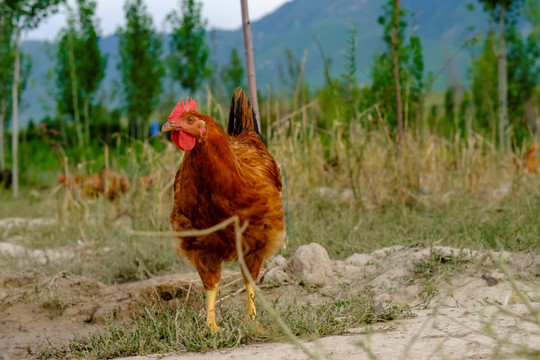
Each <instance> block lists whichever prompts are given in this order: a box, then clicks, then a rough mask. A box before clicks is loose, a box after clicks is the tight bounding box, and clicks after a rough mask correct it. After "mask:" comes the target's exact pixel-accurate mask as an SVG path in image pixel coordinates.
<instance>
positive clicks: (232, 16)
mask: <svg viewBox="0 0 540 360" xmlns="http://www.w3.org/2000/svg"><path fill="white" fill-rule="evenodd" d="M288 1H290V0H248V8H249V17H250V19H251V20H252V21H255V20H258V19H260V18H262V17H264V16H265V15H267V14H269V13H272V12H273V11H274V10H275V9H277V8H279V7H280V6H281V5H282V4H284V3H286V2H288ZM124 2H125V0H97V16H98V18H99V19H100V24H99V28H100V29H101V34H102V35H103V36H107V35H111V34H113V33H114V32H115V31H116V29H117V28H118V27H119V26H123V25H124V23H125V21H124V11H123V5H124ZM145 2H146V6H147V8H148V11H149V12H150V13H151V14H152V16H153V18H154V26H155V27H156V28H157V29H158V31H160V32H168V30H169V29H168V27H167V26H166V25H165V21H164V20H165V17H166V16H167V14H168V13H169V12H171V10H173V9H177V10H179V8H180V5H179V3H180V0H145ZM201 2H202V3H203V8H202V17H203V18H204V19H207V20H208V29H209V30H210V29H221V30H232V29H237V28H239V27H240V26H241V25H242V20H241V13H240V0H201ZM68 3H69V4H71V5H72V6H73V5H74V4H75V1H74V0H68ZM65 13H66V10H65V8H62V9H60V11H59V13H57V14H56V15H54V16H51V17H49V18H47V19H46V20H44V21H43V22H42V23H41V24H40V26H39V27H38V28H37V29H35V30H33V31H31V32H29V33H28V34H27V36H26V40H52V39H54V38H55V36H56V34H57V33H58V31H59V30H60V29H61V28H62V27H64V26H65V23H66V15H65Z"/></svg>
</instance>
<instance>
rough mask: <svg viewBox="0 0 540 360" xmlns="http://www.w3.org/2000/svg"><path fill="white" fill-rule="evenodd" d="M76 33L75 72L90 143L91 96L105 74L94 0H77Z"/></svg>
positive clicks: (86, 132) (87, 141)
mask: <svg viewBox="0 0 540 360" xmlns="http://www.w3.org/2000/svg"><path fill="white" fill-rule="evenodd" d="M77 7H78V20H79V21H78V25H79V28H78V34H77V36H75V38H76V42H75V47H74V53H75V57H76V59H77V64H76V72H77V79H78V85H79V86H80V88H81V98H82V102H83V104H82V106H83V113H84V129H85V135H86V143H87V144H89V143H90V105H91V101H92V96H93V95H94V93H95V92H96V90H97V89H98V86H99V83H100V82H101V81H102V80H103V77H104V76H105V67H106V66H107V59H106V58H105V57H104V56H101V51H100V50H99V34H98V32H97V30H96V28H97V22H98V20H97V18H96V16H95V12H96V1H95V0H77Z"/></svg>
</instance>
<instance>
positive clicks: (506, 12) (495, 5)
mask: <svg viewBox="0 0 540 360" xmlns="http://www.w3.org/2000/svg"><path fill="white" fill-rule="evenodd" d="M480 2H482V3H483V4H484V9H485V10H486V11H488V12H490V13H491V14H492V16H494V17H495V19H496V20H498V22H499V48H498V52H497V91H498V112H497V113H498V119H499V122H498V133H499V146H500V147H501V148H502V149H506V147H507V145H508V139H507V134H506V127H507V125H508V106H507V101H508V83H507V80H508V77H507V59H506V36H505V34H506V22H507V17H509V16H511V15H512V12H513V11H514V10H515V9H516V8H518V7H519V6H520V5H521V4H522V3H523V0H480Z"/></svg>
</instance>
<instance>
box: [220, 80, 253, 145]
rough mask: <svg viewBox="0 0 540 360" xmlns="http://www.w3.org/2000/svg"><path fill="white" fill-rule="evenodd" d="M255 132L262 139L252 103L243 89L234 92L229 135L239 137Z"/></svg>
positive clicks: (230, 111)
mask: <svg viewBox="0 0 540 360" xmlns="http://www.w3.org/2000/svg"><path fill="white" fill-rule="evenodd" d="M250 130H253V131H255V132H256V133H257V134H258V135H259V136H260V137H261V139H262V135H261V131H260V129H259V126H258V125H257V121H255V111H254V110H253V107H252V106H251V102H250V101H249V99H248V97H247V96H246V94H245V93H244V90H242V88H241V87H238V88H236V90H234V93H233V96H232V98H231V108H230V110H229V121H228V123H227V134H229V135H230V136H238V135H240V134H241V133H244V132H246V131H250Z"/></svg>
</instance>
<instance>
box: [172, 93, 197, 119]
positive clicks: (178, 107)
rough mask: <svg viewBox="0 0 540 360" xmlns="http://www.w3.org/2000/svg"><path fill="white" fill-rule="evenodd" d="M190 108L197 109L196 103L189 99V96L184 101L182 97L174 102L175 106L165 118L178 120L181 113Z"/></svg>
mask: <svg viewBox="0 0 540 360" xmlns="http://www.w3.org/2000/svg"><path fill="white" fill-rule="evenodd" d="M190 110H197V103H196V102H195V101H194V100H193V99H190V98H189V96H188V97H187V98H186V102H185V103H184V99H183V98H180V102H179V103H178V104H176V107H175V108H174V110H173V111H172V113H171V115H170V116H169V118H168V119H167V120H169V121H172V122H174V121H176V120H178V119H179V118H180V116H182V114H183V113H185V112H186V111H190Z"/></svg>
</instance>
